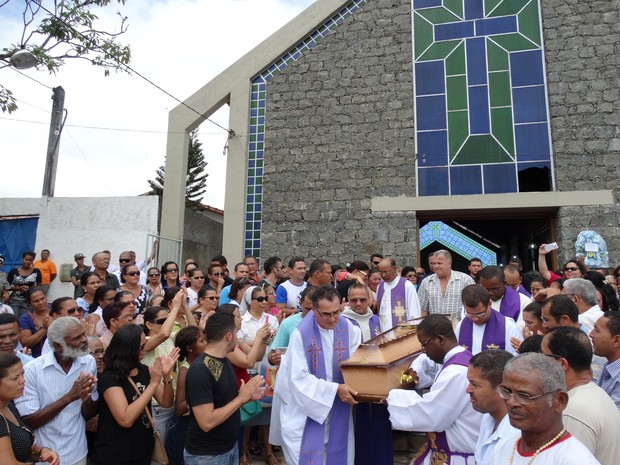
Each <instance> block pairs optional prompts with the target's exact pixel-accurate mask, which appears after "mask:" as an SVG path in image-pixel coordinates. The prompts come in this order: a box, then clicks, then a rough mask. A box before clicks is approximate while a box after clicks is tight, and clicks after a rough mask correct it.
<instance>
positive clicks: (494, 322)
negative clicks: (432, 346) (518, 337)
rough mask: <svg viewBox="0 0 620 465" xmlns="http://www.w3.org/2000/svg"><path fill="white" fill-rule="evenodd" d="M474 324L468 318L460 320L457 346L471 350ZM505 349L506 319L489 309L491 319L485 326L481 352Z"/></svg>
mask: <svg viewBox="0 0 620 465" xmlns="http://www.w3.org/2000/svg"><path fill="white" fill-rule="evenodd" d="M473 334H474V324H473V322H472V321H471V319H470V318H464V319H463V320H461V327H460V328H459V334H458V337H459V344H460V345H462V346H463V347H465V348H466V349H468V350H470V351H471V350H473V347H474V341H473ZM486 349H504V350H505V349H506V318H505V317H504V315H502V314H500V313H499V312H498V311H496V310H493V309H491V317H490V318H489V319H488V321H487V322H486V324H485V327H484V334H483V336H482V345H481V350H486Z"/></svg>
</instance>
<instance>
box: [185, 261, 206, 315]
mask: <svg viewBox="0 0 620 465" xmlns="http://www.w3.org/2000/svg"><path fill="white" fill-rule="evenodd" d="M205 279H206V277H205V274H204V272H203V271H202V270H201V269H200V268H192V269H191V270H189V271H188V272H187V282H188V284H189V285H188V286H186V289H187V305H189V308H193V307H194V306H195V305H196V304H197V303H198V292H199V291H200V289H201V288H202V286H204V284H205Z"/></svg>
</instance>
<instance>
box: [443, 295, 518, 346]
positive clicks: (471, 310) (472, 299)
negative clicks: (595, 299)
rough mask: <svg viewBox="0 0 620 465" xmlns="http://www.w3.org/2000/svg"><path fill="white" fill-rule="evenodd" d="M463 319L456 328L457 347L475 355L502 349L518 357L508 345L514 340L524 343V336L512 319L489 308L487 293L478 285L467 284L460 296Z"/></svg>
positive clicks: (489, 299) (489, 300)
mask: <svg viewBox="0 0 620 465" xmlns="http://www.w3.org/2000/svg"><path fill="white" fill-rule="evenodd" d="M461 299H462V300H463V308H464V309H465V317H466V318H463V319H462V320H461V321H460V322H459V324H458V325H457V327H456V331H455V332H456V337H457V339H458V341H459V344H460V345H462V346H463V347H465V348H466V349H469V350H470V351H471V353H472V354H474V355H475V354H477V353H479V352H482V351H483V350H487V349H503V350H505V351H507V352H510V353H511V354H513V355H518V354H517V352H516V351H515V350H514V348H513V347H512V344H511V343H510V338H511V337H514V338H516V339H518V340H519V341H522V340H523V333H522V332H521V330H520V329H519V327H518V326H517V324H516V323H515V322H514V320H513V319H512V318H507V317H505V316H504V315H502V314H501V313H500V312H498V311H497V310H493V309H492V308H491V298H490V297H489V293H488V292H487V290H486V289H485V288H484V287H482V286H480V285H479V284H470V285H469V286H467V287H466V288H465V289H463V293H462V294H461Z"/></svg>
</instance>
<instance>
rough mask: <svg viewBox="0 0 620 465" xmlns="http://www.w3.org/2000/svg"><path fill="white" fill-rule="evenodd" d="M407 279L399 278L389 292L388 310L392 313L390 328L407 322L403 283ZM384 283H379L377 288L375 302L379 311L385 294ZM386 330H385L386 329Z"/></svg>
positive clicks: (405, 293)
mask: <svg viewBox="0 0 620 465" xmlns="http://www.w3.org/2000/svg"><path fill="white" fill-rule="evenodd" d="M406 282H407V279H405V278H400V279H399V281H398V284H396V287H394V289H392V290H391V292H390V306H391V307H392V308H391V309H390V310H391V312H392V327H394V326H398V325H399V324H401V323H404V322H405V321H407V307H406V305H407V291H406V290H405V283H406ZM384 288H385V282H384V281H381V282H380V283H379V287H378V288H377V302H379V310H380V309H381V301H382V300H383V293H384V292H385V290H384ZM386 330H387V328H386Z"/></svg>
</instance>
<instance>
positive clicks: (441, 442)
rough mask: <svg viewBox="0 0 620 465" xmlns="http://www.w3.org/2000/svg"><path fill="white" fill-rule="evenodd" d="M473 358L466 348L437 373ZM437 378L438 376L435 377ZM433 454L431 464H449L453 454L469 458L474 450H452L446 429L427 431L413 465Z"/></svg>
mask: <svg viewBox="0 0 620 465" xmlns="http://www.w3.org/2000/svg"><path fill="white" fill-rule="evenodd" d="M471 358H472V354H471V352H470V351H469V350H464V351H463V352H459V353H458V354H455V355H453V356H452V357H450V358H449V359H448V361H447V362H445V363H444V364H443V365H442V366H441V370H439V373H437V376H439V374H440V373H441V372H442V371H443V369H444V368H446V367H448V366H450V365H462V366H464V367H466V366H468V365H469V361H470V360H471ZM435 379H436V378H435ZM429 453H430V454H431V460H430V463H431V464H435V463H441V464H449V463H450V458H451V457H452V456H459V457H463V458H464V459H465V460H467V457H472V456H473V455H474V454H473V453H472V452H454V451H451V450H450V447H449V446H448V437H447V436H446V432H445V431H438V432H431V433H426V443H425V444H424V445H423V446H422V447H421V448H420V450H418V452H416V454H415V456H414V457H413V465H422V463H423V462H424V458H425V457H426V456H427V455H428V454H429Z"/></svg>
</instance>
